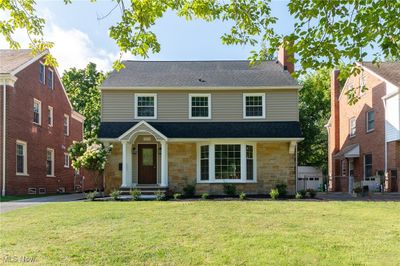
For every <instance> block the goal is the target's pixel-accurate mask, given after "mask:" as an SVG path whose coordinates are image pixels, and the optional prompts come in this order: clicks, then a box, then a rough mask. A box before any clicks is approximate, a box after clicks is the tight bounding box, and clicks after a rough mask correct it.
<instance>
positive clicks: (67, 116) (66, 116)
mask: <svg viewBox="0 0 400 266" xmlns="http://www.w3.org/2000/svg"><path fill="white" fill-rule="evenodd" d="M64 118H67V134H65V132H64V121H63V133H64V136H69V115H66V114H64Z"/></svg>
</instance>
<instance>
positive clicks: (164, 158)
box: [161, 140, 168, 187]
mask: <svg viewBox="0 0 400 266" xmlns="http://www.w3.org/2000/svg"><path fill="white" fill-rule="evenodd" d="M161 186H163V187H167V186H168V144H167V142H166V141H165V140H162V141H161Z"/></svg>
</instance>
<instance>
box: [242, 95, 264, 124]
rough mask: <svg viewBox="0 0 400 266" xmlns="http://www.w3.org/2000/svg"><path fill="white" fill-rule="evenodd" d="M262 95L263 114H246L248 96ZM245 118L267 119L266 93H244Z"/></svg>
mask: <svg viewBox="0 0 400 266" xmlns="http://www.w3.org/2000/svg"><path fill="white" fill-rule="evenodd" d="M248 96H261V97H262V116H247V115H246V97H248ZM243 118H245V119H265V93H243Z"/></svg>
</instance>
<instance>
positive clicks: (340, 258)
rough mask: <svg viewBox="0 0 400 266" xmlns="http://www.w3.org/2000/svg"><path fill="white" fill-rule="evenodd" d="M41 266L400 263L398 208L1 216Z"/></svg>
mask: <svg viewBox="0 0 400 266" xmlns="http://www.w3.org/2000/svg"><path fill="white" fill-rule="evenodd" d="M0 219H1V227H0V235H1V237H0V249H1V251H2V256H3V258H4V256H8V257H13V256H16V258H22V257H25V258H26V257H27V258H34V259H35V262H37V263H38V264H39V265H60V264H62V265H77V264H82V265H95V264H102V265H124V264H126V265H132V264H146V265H154V264H157V265H165V264H168V265H190V264H192V265H193V264H194V265H198V264H208V265H238V264H246V265H247V264H252V265H267V264H268V265H271V264H273V265H287V264H290V265H308V264H311V265H349V264H351V265H365V264H370V265H382V264H384V265H397V264H398V263H399V262H400V242H399V241H400V203H395V202H296V201H276V202H274V201H243V202H240V201H193V202H189V201H177V202H173V201H169V202H155V201H144V202H69V203H52V204H47V205H41V206H36V207H32V208H26V209H19V210H16V211H11V212H8V213H5V214H1V215H0Z"/></svg>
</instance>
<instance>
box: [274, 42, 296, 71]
mask: <svg viewBox="0 0 400 266" xmlns="http://www.w3.org/2000/svg"><path fill="white" fill-rule="evenodd" d="M293 60H294V57H293V54H289V53H288V52H287V50H286V49H285V48H284V47H283V45H281V46H280V47H279V50H278V62H279V63H280V64H281V65H282V66H283V69H284V70H287V71H288V72H289V73H293V72H294V63H293Z"/></svg>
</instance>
